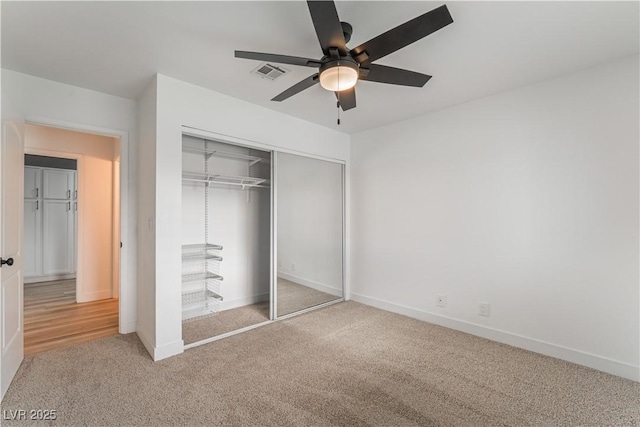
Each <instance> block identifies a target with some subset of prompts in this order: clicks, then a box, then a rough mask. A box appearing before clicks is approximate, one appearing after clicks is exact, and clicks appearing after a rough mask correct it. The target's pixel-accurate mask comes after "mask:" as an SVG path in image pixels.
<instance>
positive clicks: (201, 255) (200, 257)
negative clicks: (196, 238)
mask: <svg viewBox="0 0 640 427" xmlns="http://www.w3.org/2000/svg"><path fill="white" fill-rule="evenodd" d="M207 260H212V261H222V257H221V256H219V255H214V254H210V253H207V252H195V253H183V254H182V261H183V262H185V261H207Z"/></svg>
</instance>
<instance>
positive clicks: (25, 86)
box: [2, 69, 137, 333]
mask: <svg viewBox="0 0 640 427" xmlns="http://www.w3.org/2000/svg"><path fill="white" fill-rule="evenodd" d="M2 117H3V118H13V119H21V120H24V119H26V120H29V121H32V122H38V123H40V124H55V125H57V126H59V127H71V128H77V129H78V130H85V131H91V132H94V131H96V130H98V129H104V130H105V132H104V133H105V134H109V133H111V131H118V132H119V133H118V135H123V137H125V138H126V139H127V141H128V142H127V145H128V148H127V149H126V150H125V151H123V152H122V159H121V162H122V165H123V168H122V170H121V175H120V180H121V184H122V185H121V188H120V191H121V195H122V199H121V212H122V217H121V220H122V227H123V228H124V230H125V232H124V233H122V236H121V239H122V242H123V247H122V250H121V260H122V265H121V272H122V275H121V288H120V332H121V333H128V332H133V331H135V329H136V294H135V292H136V291H135V286H136V265H137V263H136V259H135V254H136V229H135V225H136V211H135V207H136V206H137V203H136V200H137V191H136V173H135V172H136V169H135V168H132V167H130V165H135V164H136V157H135V155H136V152H137V150H136V148H135V147H136V141H135V135H136V120H137V118H136V102H135V101H131V100H129V99H124V98H119V97H116V96H111V95H106V94H103V93H100V92H95V91H91V90H87V89H83V88H79V87H75V86H70V85H66V84H63V83H58V82H53V81H51V80H46V79H41V78H38V77H33V76H28V75H26V74H22V73H17V72H14V71H10V70H4V69H3V70H2Z"/></svg>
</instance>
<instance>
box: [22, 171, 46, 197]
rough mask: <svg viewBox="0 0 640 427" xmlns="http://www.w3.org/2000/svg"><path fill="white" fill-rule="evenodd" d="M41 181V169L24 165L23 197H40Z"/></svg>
mask: <svg viewBox="0 0 640 427" xmlns="http://www.w3.org/2000/svg"><path fill="white" fill-rule="evenodd" d="M41 183H42V169H40V168H32V167H29V166H25V168H24V198H25V199H37V198H39V197H42V194H41V193H40V185H41Z"/></svg>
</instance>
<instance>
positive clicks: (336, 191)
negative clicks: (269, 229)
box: [276, 153, 344, 317]
mask: <svg viewBox="0 0 640 427" xmlns="http://www.w3.org/2000/svg"><path fill="white" fill-rule="evenodd" d="M343 169H344V166H343V165H342V164H340V163H334V162H330V161H325V160H318V159H313V158H309V157H302V156H297V155H293V154H286V153H277V162H276V177H277V194H276V197H277V237H278V240H277V246H278V247H277V315H278V316H279V317H281V316H285V315H287V314H291V313H295V312H297V311H301V310H304V309H307V308H310V307H314V306H317V305H320V304H324V303H327V302H330V301H335V300H338V299H341V298H343V296H344V293H343V276H344V274H343V271H344V266H343V260H344V256H343V252H344V170H343Z"/></svg>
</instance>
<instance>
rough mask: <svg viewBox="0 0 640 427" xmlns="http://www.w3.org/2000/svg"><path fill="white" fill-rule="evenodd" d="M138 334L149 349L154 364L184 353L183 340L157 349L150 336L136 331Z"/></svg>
mask: <svg viewBox="0 0 640 427" xmlns="http://www.w3.org/2000/svg"><path fill="white" fill-rule="evenodd" d="M136 333H137V334H138V337H139V338H140V341H142V344H143V345H144V348H146V349H147V351H148V352H149V354H150V355H151V358H152V359H153V361H154V362H157V361H158V360H162V359H166V358H167V357H171V356H175V355H177V354H181V353H183V352H184V341H183V340H178V341H173V342H170V343H167V344H164V345H161V346H158V347H156V346H154V345H153V341H151V338H149V335H148V334H147V333H146V332H144V331H142V330H140V329H139V330H137V331H136Z"/></svg>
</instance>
